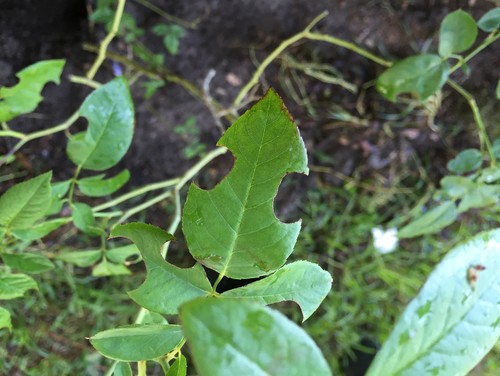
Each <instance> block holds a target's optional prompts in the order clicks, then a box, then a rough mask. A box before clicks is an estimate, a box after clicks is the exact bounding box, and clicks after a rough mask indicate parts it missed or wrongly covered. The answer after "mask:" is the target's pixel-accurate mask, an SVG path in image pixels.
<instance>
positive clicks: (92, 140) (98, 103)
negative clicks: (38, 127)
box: [67, 77, 134, 171]
mask: <svg viewBox="0 0 500 376" xmlns="http://www.w3.org/2000/svg"><path fill="white" fill-rule="evenodd" d="M80 116H84V117H86V118H87V120H88V122H89V126H88V129H87V131H86V132H85V133H78V134H76V135H74V136H73V137H72V138H71V139H70V141H69V142H68V146H67V153H68V156H69V158H70V159H71V160H72V161H73V162H74V163H75V164H76V165H78V166H82V167H83V168H85V169H87V170H96V171H100V170H106V169H108V168H110V167H112V166H114V165H115V164H117V163H118V162H119V161H120V159H122V157H123V156H124V155H125V153H126V152H127V150H128V148H129V146H130V143H131V142H132V135H133V130H134V106H133V103H132V99H131V97H130V91H129V88H128V85H127V81H126V80H125V78H122V77H119V78H115V79H114V80H113V81H111V82H109V83H107V84H106V85H103V86H101V87H100V88H98V89H97V90H95V91H94V92H93V93H91V94H90V95H89V96H88V97H87V98H86V99H85V101H84V102H83V104H82V106H81V108H80Z"/></svg>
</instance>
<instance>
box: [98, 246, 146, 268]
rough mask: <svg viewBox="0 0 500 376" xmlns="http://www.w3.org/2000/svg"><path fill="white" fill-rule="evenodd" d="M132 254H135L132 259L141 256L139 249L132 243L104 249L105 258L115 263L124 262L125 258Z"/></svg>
mask: <svg viewBox="0 0 500 376" xmlns="http://www.w3.org/2000/svg"><path fill="white" fill-rule="evenodd" d="M133 256H135V257H134V259H136V260H137V259H140V256H141V252H139V249H138V248H137V246H136V245H134V244H129V245H125V246H123V247H116V248H113V249H108V250H107V251H106V258H107V259H109V260H111V261H113V262H116V263H117V264H124V263H125V262H126V261H127V259H129V258H131V257H133Z"/></svg>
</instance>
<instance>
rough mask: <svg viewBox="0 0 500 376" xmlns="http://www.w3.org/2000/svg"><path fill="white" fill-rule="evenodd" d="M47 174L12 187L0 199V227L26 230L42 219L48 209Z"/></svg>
mask: <svg viewBox="0 0 500 376" xmlns="http://www.w3.org/2000/svg"><path fill="white" fill-rule="evenodd" d="M51 177H52V172H50V171H49V172H47V173H45V174H43V175H40V176H37V177H36V178H33V179H30V180H27V181H25V182H22V183H19V184H16V185H14V186H13V187H11V188H9V189H8V190H7V192H5V193H4V194H3V195H2V197H0V225H3V226H5V227H7V228H26V227H29V226H31V225H32V224H33V223H35V222H36V221H37V220H39V219H40V218H42V217H43V216H44V214H45V213H46V212H47V210H48V209H49V207H50V200H51V195H50V178H51Z"/></svg>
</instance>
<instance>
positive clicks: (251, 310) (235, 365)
mask: <svg viewBox="0 0 500 376" xmlns="http://www.w3.org/2000/svg"><path fill="white" fill-rule="evenodd" d="M180 316H181V320H182V327H183V329H184V333H185V335H186V338H187V339H188V344H189V346H190V348H191V353H192V355H193V360H194V363H195V364H196V368H197V370H198V372H199V374H200V375H202V376H211V375H218V376H233V375H246V376H265V375H274V376H291V375H297V376H298V375H314V376H327V375H331V372H330V370H329V368H328V364H327V363H326V361H325V359H324V357H323V355H322V354H321V351H320V350H319V348H318V347H317V346H316V344H315V343H314V341H313V340H312V339H311V338H310V337H309V336H308V335H307V333H306V332H305V331H304V330H303V329H302V328H300V327H298V326H297V325H296V324H295V323H293V322H292V321H290V320H289V319H287V318H286V317H285V316H284V315H282V314H281V313H279V312H277V311H274V310H272V309H269V308H267V307H262V306H261V305H259V304H252V303H250V302H242V301H239V300H237V299H218V298H201V299H196V300H193V301H191V302H189V303H186V304H185V305H183V306H182V307H181V309H180Z"/></svg>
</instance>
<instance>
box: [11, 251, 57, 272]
mask: <svg viewBox="0 0 500 376" xmlns="http://www.w3.org/2000/svg"><path fill="white" fill-rule="evenodd" d="M2 259H3V262H5V264H6V265H8V266H10V267H11V268H13V269H17V270H18V271H20V272H23V273H44V272H47V271H49V270H52V269H54V264H53V263H52V262H51V261H50V260H49V259H48V258H47V257H45V256H43V255H37V254H34V253H20V254H9V253H4V254H2Z"/></svg>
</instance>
